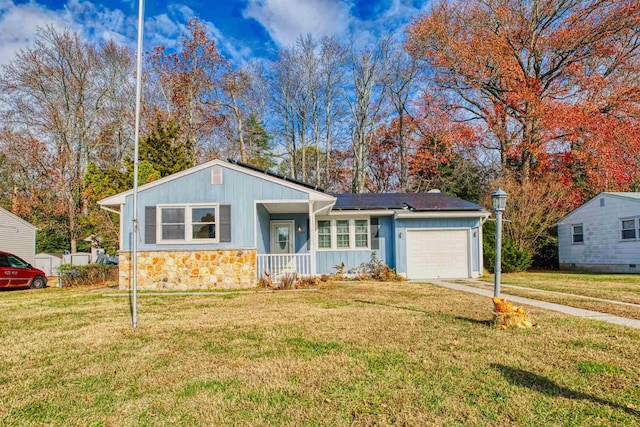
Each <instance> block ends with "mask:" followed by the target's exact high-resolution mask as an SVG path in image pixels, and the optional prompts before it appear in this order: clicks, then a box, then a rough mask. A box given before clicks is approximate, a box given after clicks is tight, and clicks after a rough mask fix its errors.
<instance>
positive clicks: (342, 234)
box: [335, 219, 351, 249]
mask: <svg viewBox="0 0 640 427" xmlns="http://www.w3.org/2000/svg"><path fill="white" fill-rule="evenodd" d="M335 224H336V247H337V248H338V249H348V248H349V246H350V245H349V237H351V236H350V234H351V232H350V230H349V220H348V219H337V220H336V221H335Z"/></svg>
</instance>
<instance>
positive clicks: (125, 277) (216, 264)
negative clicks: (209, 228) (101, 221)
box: [119, 249, 257, 291]
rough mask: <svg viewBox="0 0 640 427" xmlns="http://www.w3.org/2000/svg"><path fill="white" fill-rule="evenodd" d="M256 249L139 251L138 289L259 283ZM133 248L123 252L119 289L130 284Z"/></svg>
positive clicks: (233, 286)
mask: <svg viewBox="0 0 640 427" xmlns="http://www.w3.org/2000/svg"><path fill="white" fill-rule="evenodd" d="M256 252H257V251H256V250H255V249H247V250H212V251H207V250H201V251H142V252H138V283H137V289H139V290H181V291H182V290H198V289H200V290H206V289H242V288H253V287H255V286H256V277H257V273H256ZM131 255H132V254H131V252H120V264H119V270H120V274H119V285H120V289H122V290H127V289H130V287H131V278H132V276H133V265H132V262H131Z"/></svg>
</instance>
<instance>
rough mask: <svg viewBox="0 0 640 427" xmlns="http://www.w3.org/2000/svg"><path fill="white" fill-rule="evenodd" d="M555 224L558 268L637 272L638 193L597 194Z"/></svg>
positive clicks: (639, 253) (639, 263)
mask: <svg viewBox="0 0 640 427" xmlns="http://www.w3.org/2000/svg"><path fill="white" fill-rule="evenodd" d="M557 226H558V258H559V261H560V268H561V269H566V270H584V271H593V272H606V273H640V193H608V192H605V193H600V194H598V195H597V196H596V197H594V198H593V199H591V200H589V201H588V202H586V203H585V204H583V205H582V206H580V207H579V208H577V209H576V210H574V211H573V212H571V213H570V214H568V215H567V216H565V217H564V218H562V219H561V220H560V221H558V223H557Z"/></svg>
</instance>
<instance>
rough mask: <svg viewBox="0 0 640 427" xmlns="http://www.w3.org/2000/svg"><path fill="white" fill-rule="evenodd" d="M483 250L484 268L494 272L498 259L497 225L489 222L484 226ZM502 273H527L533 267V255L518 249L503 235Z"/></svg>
mask: <svg viewBox="0 0 640 427" xmlns="http://www.w3.org/2000/svg"><path fill="white" fill-rule="evenodd" d="M482 248H483V251H484V266H485V267H486V268H487V270H489V271H490V272H491V273H493V272H494V264H495V258H496V251H495V248H496V224H495V222H493V221H487V222H485V223H484V225H483V226H482ZM501 258H502V272H503V273H515V272H518V271H525V270H526V269H527V268H529V267H531V263H532V260H531V254H530V253H529V252H527V251H521V250H519V249H518V248H517V247H516V244H515V243H514V242H513V240H511V239H509V238H508V237H507V236H505V234H504V233H503V234H502V257H501Z"/></svg>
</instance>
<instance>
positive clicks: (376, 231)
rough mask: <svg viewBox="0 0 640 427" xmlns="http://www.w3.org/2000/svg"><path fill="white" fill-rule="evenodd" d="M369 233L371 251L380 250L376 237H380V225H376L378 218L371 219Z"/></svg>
mask: <svg viewBox="0 0 640 427" xmlns="http://www.w3.org/2000/svg"><path fill="white" fill-rule="evenodd" d="M369 231H370V233H371V249H380V240H379V239H378V237H380V236H379V231H380V225H379V224H378V218H371V223H370V227H369Z"/></svg>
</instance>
